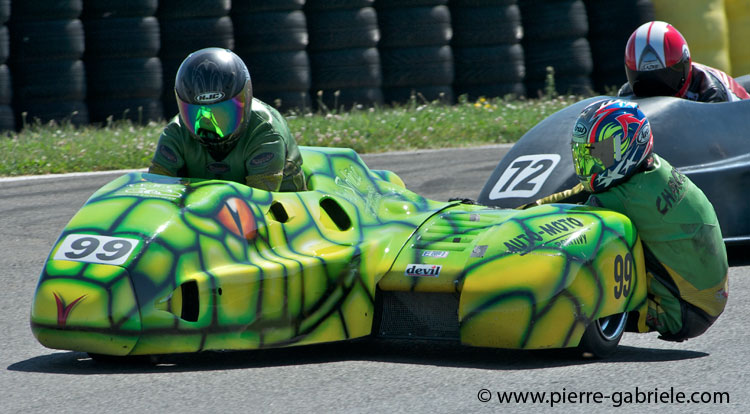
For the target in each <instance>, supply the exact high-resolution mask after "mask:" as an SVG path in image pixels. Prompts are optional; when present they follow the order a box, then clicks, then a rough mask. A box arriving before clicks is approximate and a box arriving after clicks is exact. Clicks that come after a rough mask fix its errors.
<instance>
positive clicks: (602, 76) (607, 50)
mask: <svg viewBox="0 0 750 414" xmlns="http://www.w3.org/2000/svg"><path fill="white" fill-rule="evenodd" d="M584 3H585V4H586V14H587V15H588V21H589V34H588V40H589V45H590V47H591V57H592V59H593V62H594V70H593V72H592V75H591V79H592V81H593V84H594V89H595V90H596V91H597V92H599V93H602V94H607V91H608V90H610V91H611V90H613V89H614V93H610V95H613V94H617V90H618V89H619V88H620V87H621V86H622V85H623V84H624V83H625V82H627V81H628V79H627V77H626V76H625V69H624V63H623V61H624V57H625V45H626V44H627V42H628V38H629V37H630V34H631V33H633V31H635V29H637V28H638V26H640V25H642V24H643V23H646V22H649V21H651V20H654V6H653V4H652V3H651V0H585V1H584Z"/></svg>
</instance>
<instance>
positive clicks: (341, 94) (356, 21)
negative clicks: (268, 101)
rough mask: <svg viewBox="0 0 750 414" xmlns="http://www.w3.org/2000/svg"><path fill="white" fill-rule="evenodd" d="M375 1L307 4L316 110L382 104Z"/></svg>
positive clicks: (316, 0)
mask: <svg viewBox="0 0 750 414" xmlns="http://www.w3.org/2000/svg"><path fill="white" fill-rule="evenodd" d="M373 1H374V0H307V2H306V3H305V8H304V10H305V16H306V17H307V31H308V35H309V40H310V43H309V45H308V47H307V50H308V54H309V57H310V74H311V89H310V93H311V96H312V100H313V106H314V107H317V108H319V109H320V108H321V107H324V108H328V109H339V108H351V107H353V106H355V105H365V106H372V105H380V104H382V103H383V91H382V89H381V86H382V82H383V76H382V71H381V65H380V54H379V53H378V49H377V47H376V46H377V44H378V41H379V40H380V31H379V29H378V24H377V16H376V12H375V9H374V8H372V5H373Z"/></svg>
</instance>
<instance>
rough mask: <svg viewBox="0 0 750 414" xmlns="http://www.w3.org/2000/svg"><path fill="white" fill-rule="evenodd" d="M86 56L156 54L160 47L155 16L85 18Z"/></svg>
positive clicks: (113, 56) (118, 56) (146, 55)
mask: <svg viewBox="0 0 750 414" xmlns="http://www.w3.org/2000/svg"><path fill="white" fill-rule="evenodd" d="M83 27H84V30H85V33H86V56H90V57H95V58H96V59H100V58H106V59H112V58H137V57H150V56H156V55H157V54H158V53H159V48H160V44H161V42H160V35H159V21H158V20H156V18H155V17H153V16H152V17H126V18H118V19H110V18H106V19H95V20H86V21H84V24H83Z"/></svg>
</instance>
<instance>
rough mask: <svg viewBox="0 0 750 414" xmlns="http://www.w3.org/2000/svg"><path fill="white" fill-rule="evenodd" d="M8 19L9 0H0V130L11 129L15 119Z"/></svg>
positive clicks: (14, 125) (14, 124)
mask: <svg viewBox="0 0 750 414" xmlns="http://www.w3.org/2000/svg"><path fill="white" fill-rule="evenodd" d="M8 19H10V0H0V131H9V130H13V129H14V128H15V127H16V121H15V119H14V116H13V108H12V107H11V106H10V104H11V101H12V99H13V84H12V82H11V79H10V69H9V68H8V65H7V61H8V54H9V53H10V50H9V47H10V35H9V34H8V26H7V24H6V23H8Z"/></svg>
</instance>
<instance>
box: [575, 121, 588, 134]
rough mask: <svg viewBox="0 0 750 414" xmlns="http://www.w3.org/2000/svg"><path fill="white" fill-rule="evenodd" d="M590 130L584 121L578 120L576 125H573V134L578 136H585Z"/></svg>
mask: <svg viewBox="0 0 750 414" xmlns="http://www.w3.org/2000/svg"><path fill="white" fill-rule="evenodd" d="M588 132H589V129H588V128H586V125H585V124H583V123H582V122H577V123H576V125H575V126H574V127H573V135H575V136H578V137H585V136H586V134H587V133H588Z"/></svg>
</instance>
